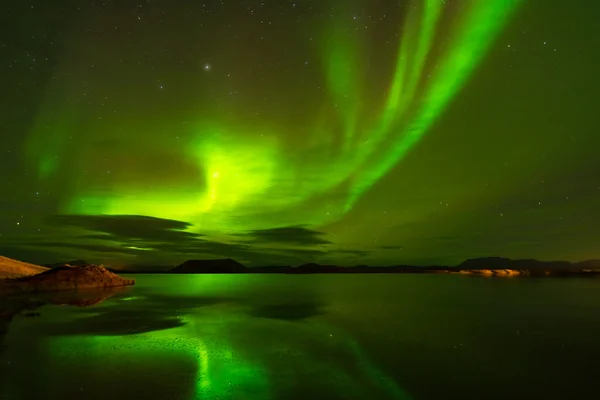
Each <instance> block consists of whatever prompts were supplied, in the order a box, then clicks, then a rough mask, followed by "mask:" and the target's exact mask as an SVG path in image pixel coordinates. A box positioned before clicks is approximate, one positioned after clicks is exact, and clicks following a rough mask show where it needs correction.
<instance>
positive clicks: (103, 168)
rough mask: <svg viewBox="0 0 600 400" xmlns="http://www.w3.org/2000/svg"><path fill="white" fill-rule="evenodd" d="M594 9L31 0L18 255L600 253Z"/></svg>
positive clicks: (16, 197) (10, 163) (12, 190)
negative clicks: (47, 0) (53, 1)
mask: <svg viewBox="0 0 600 400" xmlns="http://www.w3.org/2000/svg"><path fill="white" fill-rule="evenodd" d="M175 3H176V4H175ZM596 9H597V6H596V5H591V6H590V10H596ZM590 10H588V11H586V9H585V8H584V7H579V8H577V7H567V6H566V5H564V4H562V3H561V2H558V1H554V0H552V1H541V0H537V1H536V0H532V1H526V0H485V1H476V0H464V1H461V0H454V1H450V0H422V1H417V0H414V1H384V0H378V1H367V0H357V1H346V0H332V1H309V0H306V1H301V0H298V1H266V0H265V1H244V2H236V1H226V0H225V1H211V2H204V3H203V2H191V1H180V2H168V1H150V0H147V1H142V2H139V1H138V2H135V1H118V2H117V1H86V2H76V1H60V2H58V3H56V4H53V5H50V4H46V3H45V2H41V1H40V2H32V3H28V4H26V5H25V4H18V5H17V4H15V5H12V6H10V7H9V10H8V13H7V15H9V16H10V19H11V20H13V21H14V22H10V23H8V24H7V25H6V26H7V27H8V31H9V32H10V35H8V36H6V39H5V41H4V42H3V43H0V45H1V47H0V51H1V52H2V54H3V56H2V60H3V63H2V66H1V68H2V76H3V77H4V79H5V80H6V83H7V85H6V87H7V88H8V90H6V91H5V94H6V95H7V96H6V98H5V100H4V102H3V107H2V113H3V122H4V124H3V129H2V143H3V146H2V147H3V150H2V154H3V155H4V156H3V157H2V158H1V161H0V167H1V168H2V180H3V182H5V183H4V187H5V188H6V189H5V190H6V192H5V193H8V196H6V195H5V196H3V207H2V211H0V235H1V236H0V238H1V240H0V254H3V255H6V256H9V257H14V258H19V259H22V260H26V261H30V262H37V263H46V262H55V261H60V260H66V259H73V258H84V259H86V260H89V261H93V262H105V263H110V264H114V265H129V264H145V265H164V264H175V263H179V262H182V261H184V260H186V259H189V258H203V257H206V258H224V257H231V258H235V259H236V260H238V261H240V262H242V263H245V264H247V265H260V264H290V263H302V262H308V261H317V262H323V263H340V264H365V263H368V264H380V265H381V264H384V265H386V264H417V265H425V264H439V263H441V264H451V263H456V262H460V261H462V260H463V259H465V258H468V257H475V256H506V257H513V258H517V257H523V258H529V257H535V258H539V259H566V260H581V259H585V258H594V257H597V256H598V250H597V243H598V239H599V238H600V237H599V235H598V233H596V229H595V228H596V226H598V222H600V213H599V212H598V211H597V207H596V205H597V204H599V202H600V180H599V179H598V171H599V168H598V162H597V160H596V157H595V149H596V148H598V147H597V146H598V145H600V138H599V137H598V135H597V134H596V129H595V128H596V127H597V126H598V118H597V116H595V115H594V111H593V110H592V109H593V102H594V100H593V97H592V96H593V95H594V93H595V92H596V89H598V86H599V85H598V82H599V80H598V78H597V77H596V74H595V70H596V69H597V68H596V67H597V66H598V56H597V55H596V54H595V53H593V50H592V49H594V48H596V47H597V45H599V44H600V43H599V41H600V39H599V36H600V35H595V34H594V33H593V32H591V30H592V28H591V26H594V25H593V20H594V19H593V13H592V12H589V11H590ZM13 25H14V26H13ZM11 26H12V28H11ZM11 93H12V94H11ZM9 94H11V95H9Z"/></svg>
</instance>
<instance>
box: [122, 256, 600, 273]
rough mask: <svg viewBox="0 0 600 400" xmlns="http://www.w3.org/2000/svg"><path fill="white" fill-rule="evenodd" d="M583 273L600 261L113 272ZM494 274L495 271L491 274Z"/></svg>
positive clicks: (198, 266)
mask: <svg viewBox="0 0 600 400" xmlns="http://www.w3.org/2000/svg"><path fill="white" fill-rule="evenodd" d="M584 270H600V260H586V261H581V262H577V263H570V262H567V261H538V260H535V259H518V260H511V259H509V258H504V257H482V258H472V259H468V260H466V261H464V262H462V263H460V264H458V265H456V266H454V267H449V266H439V265H437V266H436V265H434V266H426V267H423V266H413V265H392V266H368V265H357V266H353V267H342V266H338V265H323V264H317V263H308V264H302V265H299V266H295V267H293V266H285V265H274V266H261V267H252V268H246V267H245V266H244V265H242V264H240V263H238V262H237V261H234V260H232V259H230V258H227V259H217V260H188V261H186V262H184V263H183V264H181V265H179V266H177V267H175V268H172V269H169V268H168V267H150V266H136V267H129V268H127V269H126V270H112V271H114V272H117V273H155V274H163V273H166V274H169V273H179V274H221V273H226V274H382V273H387V274H389V273H393V274H402V273H410V274H417V273H452V272H455V273H456V272H461V273H464V274H469V275H470V274H472V275H489V276H565V275H568V276H570V275H576V274H579V273H580V272H582V271H584ZM492 271H494V272H492Z"/></svg>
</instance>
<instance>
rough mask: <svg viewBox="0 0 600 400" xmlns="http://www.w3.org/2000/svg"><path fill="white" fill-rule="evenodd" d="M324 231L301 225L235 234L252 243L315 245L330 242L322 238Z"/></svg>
mask: <svg viewBox="0 0 600 400" xmlns="http://www.w3.org/2000/svg"><path fill="white" fill-rule="evenodd" d="M324 235H325V233H323V232H319V231H315V230H312V229H307V228H305V227H303V226H287V227H280V228H270V229H258V230H253V231H249V232H247V233H244V234H238V235H236V236H245V237H249V238H250V241H251V242H253V243H278V244H290V245H299V246H317V245H327V244H331V242H330V241H329V240H326V239H323V236H324Z"/></svg>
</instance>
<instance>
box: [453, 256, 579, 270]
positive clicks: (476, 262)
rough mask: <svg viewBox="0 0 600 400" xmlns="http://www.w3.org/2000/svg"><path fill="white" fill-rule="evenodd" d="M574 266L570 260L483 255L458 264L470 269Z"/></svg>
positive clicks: (555, 268)
mask: <svg viewBox="0 0 600 400" xmlns="http://www.w3.org/2000/svg"><path fill="white" fill-rule="evenodd" d="M573 267H574V265H573V264H571V263H570V262H568V261H538V260H535V259H533V258H531V259H521V260H511V259H509V258H503V257H483V258H472V259H469V260H466V261H464V262H463V263H461V264H459V265H457V266H456V269H459V270H470V269H490V270H494V269H527V270H530V269H548V270H559V269H572V268H573Z"/></svg>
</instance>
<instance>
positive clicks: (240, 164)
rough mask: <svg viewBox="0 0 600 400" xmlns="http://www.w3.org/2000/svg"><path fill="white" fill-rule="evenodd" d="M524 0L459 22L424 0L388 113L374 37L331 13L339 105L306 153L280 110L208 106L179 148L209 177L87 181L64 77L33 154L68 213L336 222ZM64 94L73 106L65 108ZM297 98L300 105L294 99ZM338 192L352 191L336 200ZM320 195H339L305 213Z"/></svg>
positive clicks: (398, 67)
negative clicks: (377, 75)
mask: <svg viewBox="0 0 600 400" xmlns="http://www.w3.org/2000/svg"><path fill="white" fill-rule="evenodd" d="M518 3H519V1H518V0H510V1H506V0H491V1H485V2H471V3H469V5H468V6H466V7H464V9H461V10H460V15H459V16H458V17H455V16H454V18H452V20H450V19H449V18H448V16H451V17H452V16H453V15H452V14H450V13H446V14H445V13H444V11H445V9H447V8H449V7H448V6H447V5H446V2H445V1H443V0H427V1H422V2H421V1H415V2H413V4H412V5H411V6H410V11H409V12H408V14H407V16H406V20H405V21H404V24H403V25H402V31H401V32H400V34H399V35H397V36H398V37H400V40H399V42H400V43H399V45H398V55H397V60H396V63H395V68H394V74H393V77H392V78H391V79H390V83H389V87H390V89H389V91H388V93H382V94H381V97H383V99H380V100H381V101H380V102H381V103H382V104H381V107H380V108H381V110H380V111H379V112H377V113H370V115H369V112H368V111H369V109H371V110H372V108H373V107H372V105H371V104H365V101H364V96H365V92H367V91H368V88H369V76H368V74H367V73H366V71H365V66H364V62H361V59H363V53H364V51H365V49H364V47H365V46H366V44H365V43H364V40H363V39H362V38H361V37H360V36H361V35H360V33H355V32H352V27H351V26H350V25H351V21H341V22H340V21H339V20H337V21H336V20H334V21H331V22H329V23H328V24H327V26H326V27H325V28H324V30H325V31H326V32H330V33H326V34H325V35H323V37H325V38H327V39H326V40H324V41H323V42H324V43H318V45H317V48H318V50H319V52H320V54H319V55H320V59H321V60H322V63H323V70H324V73H323V76H324V77H325V81H326V87H327V89H328V91H329V98H328V100H327V101H325V102H323V105H322V107H323V108H324V109H325V110H329V111H324V112H323V113H322V114H321V115H323V117H322V118H314V117H312V118H310V119H308V120H307V121H306V122H307V124H306V128H305V129H308V130H307V131H305V132H304V135H305V137H304V140H305V142H304V145H303V146H302V148H301V149H300V150H299V151H298V152H297V153H296V154H295V155H294V157H289V156H288V154H289V151H288V150H287V149H286V147H287V146H289V144H287V143H285V137H286V136H287V135H285V132H280V131H278V130H277V129H276V128H270V127H269V126H268V120H269V117H270V116H269V115H265V116H264V118H265V119H266V120H267V122H266V124H264V125H265V126H263V124H261V125H260V126H257V127H255V128H250V127H247V126H250V124H247V123H246V122H245V121H244V120H243V119H242V118H240V119H239V120H235V121H233V122H232V123H230V121H228V120H222V119H221V118H219V117H218V116H214V115H210V114H209V113H206V112H203V111H201V110H200V111H199V112H200V118H199V120H200V122H198V123H197V124H196V125H195V126H192V127H190V128H191V129H190V132H189V137H188V139H187V143H186V144H185V145H184V146H182V148H181V149H180V150H181V153H180V154H178V155H177V156H178V157H181V158H183V159H184V160H185V162H186V163H189V164H190V165H191V166H193V167H195V171H193V172H194V173H195V174H196V175H197V176H193V177H192V176H190V177H189V178H190V179H180V181H179V182H168V183H165V184H162V183H157V184H156V185H155V186H154V187H152V188H151V189H148V188H146V187H136V185H135V182H131V181H129V180H128V179H126V178H125V177H123V175H125V174H126V173H125V172H123V173H122V174H121V175H118V176H114V177H113V178H111V179H110V180H109V181H107V182H102V183H100V184H98V182H94V181H93V180H88V179H86V176H85V169H84V168H85V167H84V168H79V169H75V170H74V169H72V168H70V167H69V166H66V165H61V163H60V160H62V159H63V157H57V154H64V152H66V151H67V149H66V146H67V142H68V140H67V136H69V137H75V138H74V140H78V139H77V137H76V136H77V135H83V138H82V139H81V140H82V142H80V143H81V145H82V146H85V145H86V143H85V140H86V138H87V136H86V135H85V131H84V130H79V129H78V127H77V121H78V120H81V119H82V118H85V116H84V115H82V113H85V111H83V110H77V109H73V108H72V107H69V106H68V93H67V94H65V93H64V92H63V91H60V90H58V87H63V85H64V83H63V82H60V83H57V84H56V85H55V86H56V87H54V86H53V87H51V88H50V90H49V93H48V99H47V101H46V103H47V104H46V105H45V106H43V107H42V110H41V112H40V115H39V117H38V119H37V122H36V124H35V126H34V128H33V132H32V134H31V135H30V141H29V153H30V155H31V161H32V163H33V164H34V165H36V167H37V170H38V173H39V175H40V177H41V178H43V179H45V180H48V181H52V180H53V179H55V180H56V179H64V178H65V176H66V177H67V186H68V187H69V193H70V196H69V197H68V198H65V201H64V204H63V205H62V209H61V212H63V213H67V214H89V215H98V214H108V215H147V216H153V217H158V218H166V219H175V220H183V221H188V222H190V223H192V224H193V228H192V229H195V230H198V231H200V232H204V231H226V232H235V231H239V230H248V229H257V228H259V229H261V228H268V227H271V226H272V224H273V223H274V221H270V220H269V219H268V218H266V219H265V213H268V214H273V213H274V214H276V215H277V216H278V217H277V218H278V220H277V223H279V224H283V225H301V224H309V225H312V226H320V225H323V224H327V223H331V222H333V221H334V220H336V219H339V218H342V217H343V216H344V214H345V213H346V212H348V211H349V210H351V209H352V207H353V205H354V204H355V203H356V201H357V200H358V199H359V198H360V196H361V195H362V194H364V193H365V191H367V190H368V189H369V188H370V187H371V186H372V185H373V184H374V183H376V182H377V181H378V180H379V179H380V178H381V177H382V176H384V175H385V174H386V173H387V172H388V171H389V170H390V168H392V167H393V166H394V165H396V164H397V163H398V162H400V161H401V160H402V158H403V157H404V156H405V154H406V153H407V152H408V151H409V150H410V149H411V148H412V147H413V146H414V145H415V144H416V143H418V141H419V140H420V138H421V137H422V136H423V135H425V134H426V133H427V131H428V128H429V127H430V126H431V125H432V124H433V123H434V122H435V121H436V120H437V119H438V118H439V116H440V115H441V113H442V112H443V110H444V109H445V107H446V106H447V105H448V103H449V102H450V101H451V100H452V98H453V97H454V96H455V94H456V93H457V92H458V91H459V89H460V87H461V86H462V85H463V84H464V82H465V81H466V80H467V78H468V77H469V75H470V74H471V72H472V71H473V70H474V69H475V68H476V67H477V65H478V63H479V61H480V60H481V58H482V57H483V56H484V54H485V53H486V51H487V49H488V47H489V46H490V45H491V44H492V43H493V39H494V38H495V37H496V36H497V34H498V33H499V32H500V30H501V28H502V27H503V26H504V25H505V23H506V22H507V21H508V19H509V17H510V15H511V14H512V13H513V11H514V10H515V9H516V8H517V5H518ZM342 5H343V2H341V3H339V6H342ZM446 11H447V10H446ZM444 17H446V19H445V18H444ZM442 28H443V29H442ZM371 96H372V94H371ZM65 100H66V103H67V104H65ZM57 103H58V104H64V106H63V107H60V108H59V109H58V110H57V109H56V108H55V107H56V104H57ZM286 106H287V107H290V108H293V107H294V103H293V101H290V102H289V104H287V105H286ZM48 109H51V110H52V112H48V111H47V110H48ZM233 112H234V113H235V110H234V111H233ZM49 115H51V116H49ZM207 121H212V122H207ZM261 122H262V121H261ZM311 126H312V128H311ZM48 127H51V128H50V129H48ZM138 129H143V128H141V127H140V128H138ZM280 129H281V130H284V131H285V129H286V127H281V128H280ZM247 130H250V132H246V131H247ZM259 132H260V133H259ZM249 138H250V139H249ZM117 140H118V141H119V142H118V147H119V148H120V149H125V152H130V151H131V149H141V151H144V149H145V144H140V143H139V138H138V137H137V136H133V135H132V136H131V139H130V138H129V137H128V135H127V134H125V135H123V136H121V137H120V138H118V139H117ZM142 140H144V139H142ZM150 140H151V139H150ZM153 145H159V144H153ZM94 151H95V149H94V148H93V147H91V146H90V147H88V149H87V150H84V151H83V152H82V154H80V155H75V157H82V158H84V157H85V158H89V157H90V155H91V154H90V153H92V152H94ZM92 160H94V157H93V156H92ZM302 160H309V161H308V162H306V161H304V162H303V161H302ZM94 162H97V160H94ZM78 164H79V165H85V161H83V160H82V161H81V162H78ZM67 168H69V169H70V170H69V171H65V169H67ZM115 175H116V174H115ZM121 177H123V178H121ZM104 185H107V186H108V188H107V187H106V186H104ZM342 187H343V189H340V188H342ZM331 192H341V193H343V196H336V197H335V198H328V196H327V194H328V193H331ZM319 197H321V198H322V197H326V198H328V199H327V201H324V202H320V204H319V206H318V207H311V208H310V209H309V210H307V211H305V212H301V213H298V212H297V211H296V210H298V209H299V208H300V207H302V205H303V204H305V203H307V202H312V201H314V199H315V198H319ZM267 210H268V211H267Z"/></svg>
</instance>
